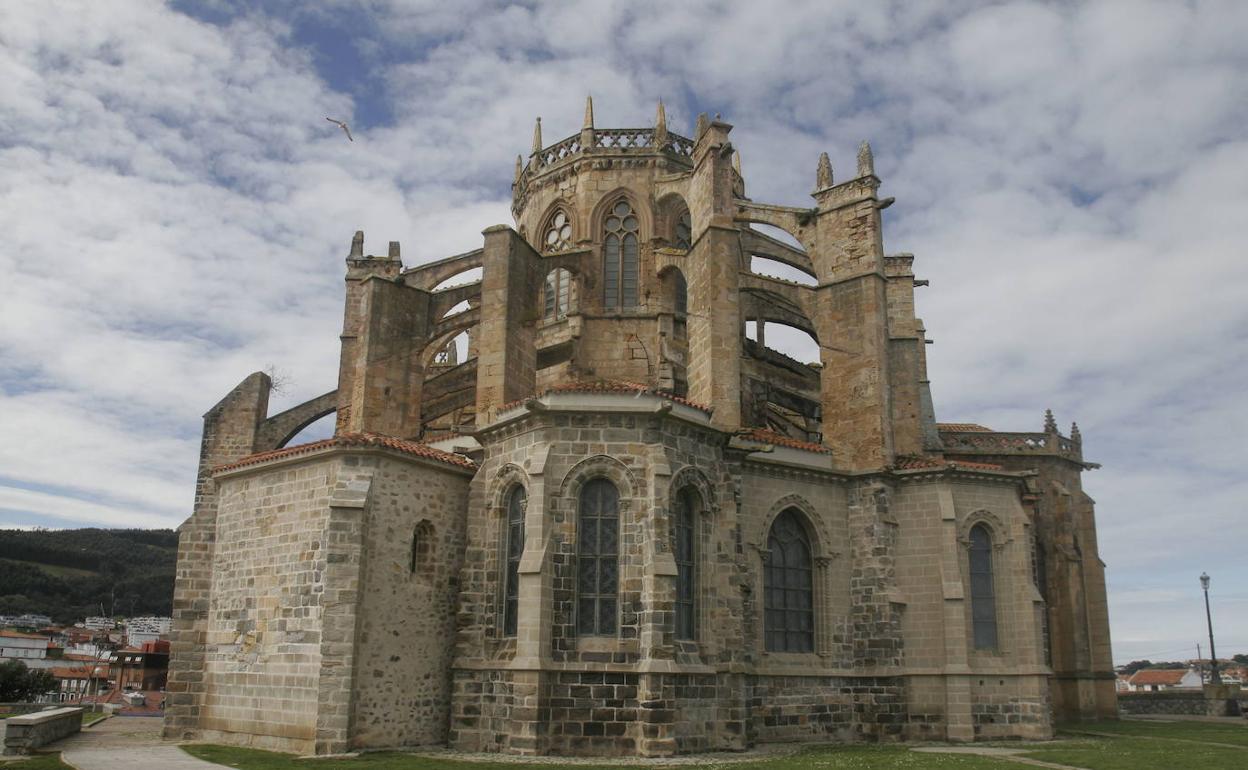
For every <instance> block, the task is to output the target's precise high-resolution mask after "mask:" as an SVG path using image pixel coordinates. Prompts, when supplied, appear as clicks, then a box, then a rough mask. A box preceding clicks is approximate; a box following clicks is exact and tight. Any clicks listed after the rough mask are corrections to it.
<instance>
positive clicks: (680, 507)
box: [672, 487, 698, 639]
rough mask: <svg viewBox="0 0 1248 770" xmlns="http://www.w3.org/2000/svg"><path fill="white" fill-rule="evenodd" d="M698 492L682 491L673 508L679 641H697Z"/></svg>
mask: <svg viewBox="0 0 1248 770" xmlns="http://www.w3.org/2000/svg"><path fill="white" fill-rule="evenodd" d="M697 507H698V506H697V497H696V493H695V492H694V491H693V490H692V489H690V488H689V487H685V488H684V489H682V490H680V492H679V493H678V494H677V495H676V499H675V500H674V505H673V508H672V554H673V555H674V556H675V557H676V607H675V609H676V628H675V632H676V633H675V637H676V638H677V639H695V638H696V632H697V628H696V623H695V620H694V619H695V618H696V617H697V615H696V606H695V605H696V591H697V544H696V533H697V529H696V527H695V524H694V522H695V520H696V517H695V513H696V509H697Z"/></svg>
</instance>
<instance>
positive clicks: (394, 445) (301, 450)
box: [213, 433, 477, 472]
mask: <svg viewBox="0 0 1248 770" xmlns="http://www.w3.org/2000/svg"><path fill="white" fill-rule="evenodd" d="M366 446H373V447H382V448H385V449H393V450H395V451H397V452H402V453H403V454H409V455H412V456H414V457H423V458H426V459H429V460H437V461H438V462H443V463H446V464H447V465H455V466H458V467H460V468H476V467H477V465H476V463H474V462H473V461H472V460H469V459H468V458H467V457H463V456H461V455H457V454H452V453H451V452H443V451H442V450H441V449H434V448H433V447H431V446H425V445H424V444H418V443H416V442H415V441H404V440H403V439H400V438H395V437H394V436H383V435H381V434H378V433H343V434H340V435H337V436H334V437H333V438H327V439H324V440H322V441H313V442H312V443H310V444H300V445H298V446H292V447H284V448H282V449H274V450H272V451H269V452H260V453H258V454H254V455H249V456H247V457H244V458H243V459H241V460H238V461H236V462H232V463H227V464H226V465H221V466H218V467H216V468H213V472H219V471H227V470H234V469H235V468H243V467H246V466H248V465H256V464H258V463H263V462H268V461H269V460H276V459H278V458H280V457H294V456H295V455H301V454H307V453H309V452H315V451H316V450H318V449H325V448H328V447H366Z"/></svg>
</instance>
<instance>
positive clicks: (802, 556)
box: [763, 508, 815, 652]
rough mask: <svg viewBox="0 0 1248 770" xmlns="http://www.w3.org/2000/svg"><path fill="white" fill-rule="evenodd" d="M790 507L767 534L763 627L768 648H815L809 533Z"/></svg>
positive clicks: (777, 650)
mask: <svg viewBox="0 0 1248 770" xmlns="http://www.w3.org/2000/svg"><path fill="white" fill-rule="evenodd" d="M798 515H799V514H798V513H797V512H796V511H795V510H794V509H792V508H789V509H787V510H785V511H783V512H781V513H780V515H779V516H777V517H776V520H775V521H774V522H773V523H772V525H771V531H770V532H769V533H768V535H767V551H768V557H767V565H766V568H765V570H764V573H763V628H764V635H765V637H766V638H765V640H764V641H765V643H766V648H767V651H768V652H812V651H814V649H815V613H814V571H813V563H812V559H811V548H810V536H809V535H808V534H807V533H806V528H805V527H804V526H803V525H802V522H801V521H800V520H799V519H798Z"/></svg>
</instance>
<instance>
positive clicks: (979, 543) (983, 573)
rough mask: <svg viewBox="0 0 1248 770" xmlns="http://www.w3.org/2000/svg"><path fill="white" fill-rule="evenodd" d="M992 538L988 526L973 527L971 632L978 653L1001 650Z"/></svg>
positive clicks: (978, 525)
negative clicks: (998, 640)
mask: <svg viewBox="0 0 1248 770" xmlns="http://www.w3.org/2000/svg"><path fill="white" fill-rule="evenodd" d="M992 573H993V571H992V535H991V534H989V532H988V527H986V526H984V525H983V524H976V525H975V526H974V527H971V544H970V575H971V630H972V636H973V638H974V642H975V649H977V650H992V649H996V647H997V601H996V591H995V588H994V586H993V574H992Z"/></svg>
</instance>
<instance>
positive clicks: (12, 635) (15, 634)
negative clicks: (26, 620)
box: [0, 630, 48, 642]
mask: <svg viewBox="0 0 1248 770" xmlns="http://www.w3.org/2000/svg"><path fill="white" fill-rule="evenodd" d="M0 636H3V637H5V638H8V639H42V640H43V641H45V642H46V641H47V640H48V637H46V636H44V635H43V634H28V633H26V632H25V631H7V630H6V631H0Z"/></svg>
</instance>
